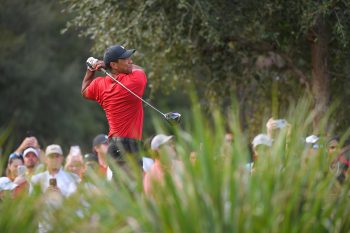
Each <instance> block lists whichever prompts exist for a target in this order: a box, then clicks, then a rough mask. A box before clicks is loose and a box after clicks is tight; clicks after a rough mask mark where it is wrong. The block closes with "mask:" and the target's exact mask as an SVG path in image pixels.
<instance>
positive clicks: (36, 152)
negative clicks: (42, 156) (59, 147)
mask: <svg viewBox="0 0 350 233" xmlns="http://www.w3.org/2000/svg"><path fill="white" fill-rule="evenodd" d="M28 153H34V154H35V155H36V157H39V153H38V151H37V150H36V149H35V148H33V147H28V148H27V149H25V150H24V151H23V158H24V157H26V155H27V154H28Z"/></svg>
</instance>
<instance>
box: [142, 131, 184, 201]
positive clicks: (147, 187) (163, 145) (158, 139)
mask: <svg viewBox="0 0 350 233" xmlns="http://www.w3.org/2000/svg"><path fill="white" fill-rule="evenodd" d="M172 138H173V136H167V135H164V134H158V135H156V136H155V137H154V138H153V139H152V141H151V150H152V151H153V158H154V164H153V165H152V167H151V168H150V170H149V171H148V172H146V173H145V176H144V179H143V188H144V191H145V193H146V194H147V195H151V194H152V192H153V191H152V190H154V187H153V186H154V184H158V185H162V184H163V182H164V181H163V180H164V172H170V173H171V174H172V177H173V178H174V182H175V183H176V184H177V186H178V187H181V181H180V180H181V179H180V175H181V173H182V171H183V164H182V162H181V161H179V160H177V159H176V158H177V155H176V151H175V148H174V145H173V143H172ZM169 165H170V166H169ZM165 167H169V168H170V169H169V170H167V171H165V170H164V168H165Z"/></svg>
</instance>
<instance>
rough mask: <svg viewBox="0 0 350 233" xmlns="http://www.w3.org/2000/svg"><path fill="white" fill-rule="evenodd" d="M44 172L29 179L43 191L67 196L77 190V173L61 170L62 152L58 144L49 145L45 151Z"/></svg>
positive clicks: (78, 180)
mask: <svg viewBox="0 0 350 233" xmlns="http://www.w3.org/2000/svg"><path fill="white" fill-rule="evenodd" d="M45 157H46V161H45V162H46V167H47V170H46V171H45V172H42V173H39V174H37V175H34V176H33V177H32V179H31V181H32V184H33V185H40V186H41V190H42V191H43V192H46V191H47V190H49V191H55V192H58V193H60V194H62V195H63V196H65V197H67V196H69V195H71V194H72V193H74V192H75V191H76V190H77V184H78V183H79V182H80V179H79V177H78V176H77V175H75V174H73V173H69V172H66V171H64V170H63V168H62V164H63V161H64V157H63V152H62V149H61V147H60V146H59V145H56V144H53V145H49V146H48V147H47V148H46V151H45Z"/></svg>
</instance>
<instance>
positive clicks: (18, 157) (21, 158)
mask: <svg viewBox="0 0 350 233" xmlns="http://www.w3.org/2000/svg"><path fill="white" fill-rule="evenodd" d="M14 159H20V160H23V157H22V155H18V154H16V153H12V154H10V155H9V161H11V160H14Z"/></svg>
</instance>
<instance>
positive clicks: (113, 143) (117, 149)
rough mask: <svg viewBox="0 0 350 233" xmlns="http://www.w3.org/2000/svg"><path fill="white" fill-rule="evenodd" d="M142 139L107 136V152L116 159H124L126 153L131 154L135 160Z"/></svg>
mask: <svg viewBox="0 0 350 233" xmlns="http://www.w3.org/2000/svg"><path fill="white" fill-rule="evenodd" d="M141 145H142V141H140V140H136V139H132V138H109V141H108V154H109V155H110V156H111V157H112V158H113V159H115V160H117V161H126V157H125V156H127V155H131V156H132V157H133V158H134V159H137V161H140V160H141V161H142V159H141V157H140V155H139V154H140V150H141Z"/></svg>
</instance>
